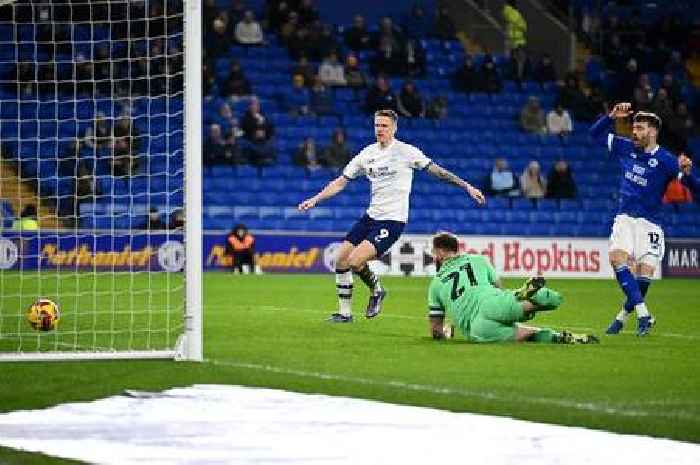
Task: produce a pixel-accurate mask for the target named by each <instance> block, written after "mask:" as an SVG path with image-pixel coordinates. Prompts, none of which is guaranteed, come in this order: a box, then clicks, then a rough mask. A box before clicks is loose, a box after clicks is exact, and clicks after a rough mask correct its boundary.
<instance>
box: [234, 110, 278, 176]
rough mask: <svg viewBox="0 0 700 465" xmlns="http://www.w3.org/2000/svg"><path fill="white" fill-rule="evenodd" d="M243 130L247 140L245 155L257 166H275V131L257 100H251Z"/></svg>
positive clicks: (242, 126)
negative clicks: (273, 141) (273, 139)
mask: <svg viewBox="0 0 700 465" xmlns="http://www.w3.org/2000/svg"><path fill="white" fill-rule="evenodd" d="M241 128H242V129H243V134H244V136H245V139H246V144H245V145H246V147H245V150H244V153H245V154H246V156H247V158H248V159H249V160H250V161H251V163H253V164H255V165H257V166H266V165H271V164H273V163H274V162H275V161H276V154H275V149H274V146H273V144H272V137H273V135H274V131H275V129H274V126H273V125H272V123H270V121H269V120H268V119H267V118H266V117H265V116H264V115H263V114H262V111H261V108H260V101H259V100H258V99H257V98H252V99H251V100H250V105H249V106H248V110H247V111H246V113H245V116H244V117H243V124H242V125H241Z"/></svg>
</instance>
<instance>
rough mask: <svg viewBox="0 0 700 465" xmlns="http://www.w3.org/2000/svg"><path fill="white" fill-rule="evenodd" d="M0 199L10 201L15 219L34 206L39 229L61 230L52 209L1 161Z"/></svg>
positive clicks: (61, 226) (13, 170)
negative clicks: (27, 208) (26, 208)
mask: <svg viewBox="0 0 700 465" xmlns="http://www.w3.org/2000/svg"><path fill="white" fill-rule="evenodd" d="M0 198H2V199H7V200H9V201H10V203H11V204H12V210H14V212H15V215H16V216H17V217H19V215H20V213H21V212H22V209H23V208H24V207H25V206H26V205H31V204H34V205H36V206H37V214H38V219H39V227H41V228H43V229H60V228H63V225H62V224H61V222H60V221H59V219H58V218H57V217H56V213H55V211H54V210H53V208H52V207H49V206H48V205H47V204H46V202H42V201H41V200H40V199H39V198H38V197H37V195H36V194H35V193H34V192H33V191H32V189H31V188H30V187H29V186H27V185H26V184H25V183H23V182H22V181H21V180H20V179H19V178H18V177H17V171H15V169H14V168H13V167H11V166H10V165H9V164H8V163H7V162H5V161H3V160H0Z"/></svg>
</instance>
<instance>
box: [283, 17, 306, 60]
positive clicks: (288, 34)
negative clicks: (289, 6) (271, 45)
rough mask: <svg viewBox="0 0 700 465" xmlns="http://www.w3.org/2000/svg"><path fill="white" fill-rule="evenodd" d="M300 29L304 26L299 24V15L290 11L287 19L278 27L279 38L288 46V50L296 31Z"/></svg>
mask: <svg viewBox="0 0 700 465" xmlns="http://www.w3.org/2000/svg"><path fill="white" fill-rule="evenodd" d="M302 29H304V28H303V27H301V26H300V25H299V15H298V14H297V12H296V11H290V12H289V15H288V16H287V19H286V20H285V21H284V24H282V27H281V28H280V39H281V41H282V43H283V44H285V45H286V46H287V47H290V52H291V43H292V41H293V40H294V39H295V37H296V35H297V31H299V30H302Z"/></svg>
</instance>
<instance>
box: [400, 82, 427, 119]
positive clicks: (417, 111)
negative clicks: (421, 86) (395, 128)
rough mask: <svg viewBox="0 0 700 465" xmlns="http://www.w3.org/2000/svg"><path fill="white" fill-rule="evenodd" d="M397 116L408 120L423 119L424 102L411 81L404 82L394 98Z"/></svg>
mask: <svg viewBox="0 0 700 465" xmlns="http://www.w3.org/2000/svg"><path fill="white" fill-rule="evenodd" d="M396 107H397V108H398V110H399V114H400V115H402V116H405V117H408V118H419V117H420V118H423V117H425V102H424V101H423V97H421V95H420V92H418V89H416V85H415V84H414V83H413V81H410V80H409V81H406V82H404V84H403V86H402V87H401V91H400V92H399V95H398V96H397V98H396Z"/></svg>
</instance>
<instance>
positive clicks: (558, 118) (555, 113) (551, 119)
mask: <svg viewBox="0 0 700 465" xmlns="http://www.w3.org/2000/svg"><path fill="white" fill-rule="evenodd" d="M573 130H574V126H573V123H572V122H571V116H570V115H569V112H568V111H566V110H565V109H564V107H563V106H561V104H558V105H557V106H556V107H554V109H552V110H550V111H549V113H548V114H547V132H548V133H549V134H553V135H556V136H559V138H560V139H566V138H567V137H568V136H569V134H570V133H571V131H573Z"/></svg>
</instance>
